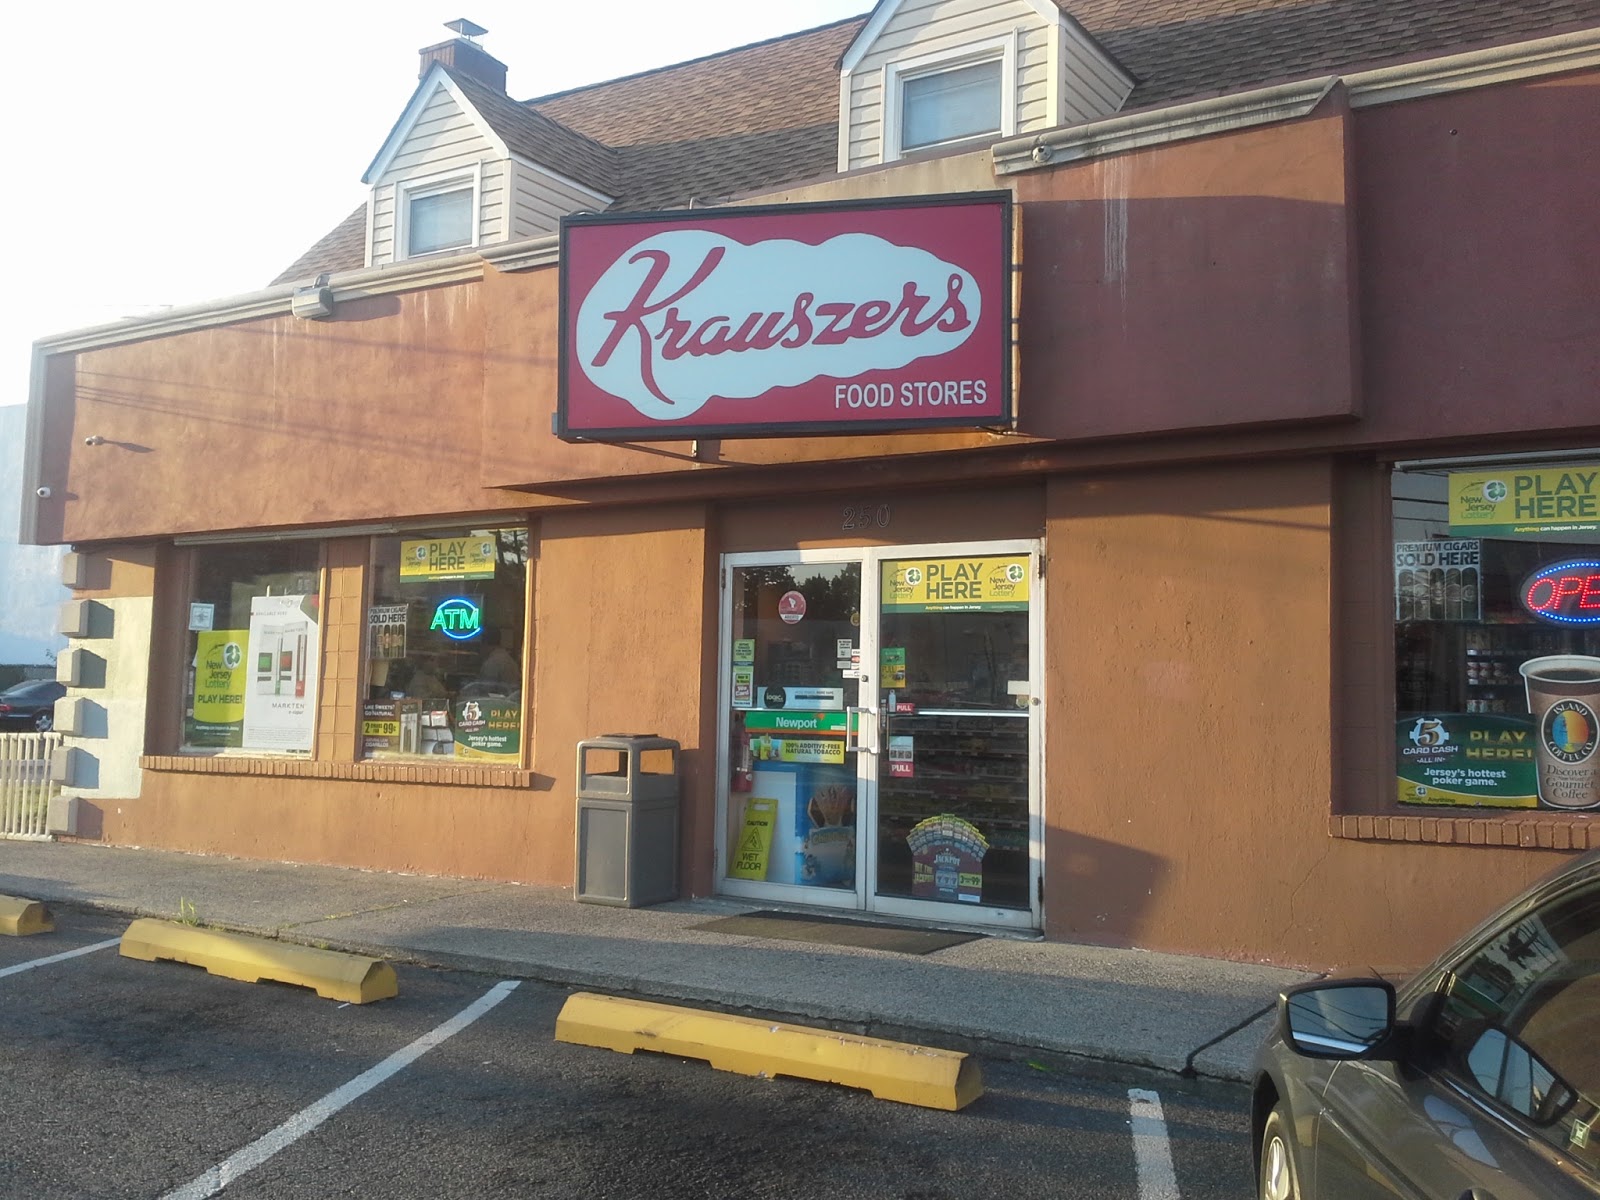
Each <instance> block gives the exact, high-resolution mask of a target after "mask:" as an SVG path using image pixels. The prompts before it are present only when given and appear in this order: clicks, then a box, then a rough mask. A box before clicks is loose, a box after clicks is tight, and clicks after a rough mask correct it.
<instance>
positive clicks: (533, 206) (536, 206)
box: [510, 162, 605, 241]
mask: <svg viewBox="0 0 1600 1200" xmlns="http://www.w3.org/2000/svg"><path fill="white" fill-rule="evenodd" d="M510 166H511V172H510V174H511V185H512V192H511V206H510V209H511V233H510V238H511V240H513V241H514V240H516V239H518V238H526V237H537V236H539V235H540V234H543V233H555V232H556V230H558V229H560V228H561V218H562V217H564V216H566V215H567V214H569V213H575V212H599V211H600V210H601V209H603V208H604V207H605V201H603V200H600V199H598V198H596V197H595V196H593V195H591V194H590V193H588V192H586V191H584V190H582V189H581V188H577V187H574V186H572V184H570V183H567V182H566V181H564V180H562V179H559V178H557V177H556V176H554V175H550V174H548V173H546V172H544V171H540V170H537V169H535V168H533V167H530V166H528V165H526V164H525V163H519V162H513V163H511V164H510Z"/></svg>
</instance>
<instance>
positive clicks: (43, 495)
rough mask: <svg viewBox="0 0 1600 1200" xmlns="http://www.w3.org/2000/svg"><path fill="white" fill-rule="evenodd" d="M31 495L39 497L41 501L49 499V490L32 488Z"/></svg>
mask: <svg viewBox="0 0 1600 1200" xmlns="http://www.w3.org/2000/svg"><path fill="white" fill-rule="evenodd" d="M33 494H34V495H35V496H37V497H39V499H41V500H48V499H50V489H49V488H47V487H41V488H34V489H33Z"/></svg>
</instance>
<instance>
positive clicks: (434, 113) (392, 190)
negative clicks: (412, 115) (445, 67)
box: [372, 87, 506, 266]
mask: <svg viewBox="0 0 1600 1200" xmlns="http://www.w3.org/2000/svg"><path fill="white" fill-rule="evenodd" d="M497 154H498V150H497V149H496V148H495V147H494V145H493V144H492V143H490V141H489V140H488V139H487V138H485V137H484V136H483V133H482V132H481V131H480V130H479V128H478V126H477V125H476V124H475V123H474V122H473V120H472V118H471V117H470V116H468V115H467V113H466V112H465V111H463V109H462V107H461V105H459V104H458V103H457V102H456V98H455V97H454V96H453V95H452V94H451V93H450V91H449V90H448V89H447V88H442V87H441V88H439V89H438V90H437V91H435V92H434V94H433V96H432V97H431V98H430V99H429V100H428V103H427V105H426V107H424V108H423V110H422V113H421V114H420V115H419V116H418V118H417V121H416V124H414V125H413V126H412V127H411V131H410V133H409V134H408V136H407V137H406V140H405V142H404V144H403V145H401V146H400V148H399V150H398V151H397V152H396V153H395V155H394V157H393V158H392V159H391V160H390V162H389V164H388V167H387V168H386V169H385V170H384V172H383V175H382V176H381V177H380V178H379V179H377V180H375V181H374V186H373V198H374V207H373V216H372V264H373V266H380V265H382V264H384V263H390V262H394V261H395V260H396V258H397V257H398V256H401V255H403V252H404V251H403V248H397V247H396V245H395V225H396V213H395V203H396V196H397V194H398V192H399V188H398V186H397V185H399V184H402V183H408V182H411V181H413V180H418V179H426V178H431V177H433V176H438V175H448V174H451V173H454V172H462V173H468V172H472V171H475V170H476V169H477V168H478V165H479V164H480V163H482V164H483V188H482V191H481V192H480V193H479V196H478V221H479V241H480V242H491V241H500V240H504V237H505V175H506V172H505V164H504V162H503V161H501V160H499V159H498V158H496V157H495V156H496V155H497Z"/></svg>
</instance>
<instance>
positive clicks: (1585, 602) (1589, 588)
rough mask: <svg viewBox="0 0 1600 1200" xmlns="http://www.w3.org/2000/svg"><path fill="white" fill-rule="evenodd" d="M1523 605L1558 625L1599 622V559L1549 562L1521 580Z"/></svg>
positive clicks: (1595, 623) (1534, 613)
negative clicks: (1595, 560)
mask: <svg viewBox="0 0 1600 1200" xmlns="http://www.w3.org/2000/svg"><path fill="white" fill-rule="evenodd" d="M1522 607H1523V608H1525V609H1527V610H1528V612H1529V613H1530V614H1531V615H1533V616H1535V617H1537V618H1538V619H1539V620H1541V621H1552V622H1555V623H1556V624H1558V625H1600V562H1594V561H1590V560H1588V559H1574V560H1573V561H1571V562H1562V563H1552V564H1551V565H1550V566H1548V567H1541V568H1540V569H1539V570H1538V571H1535V572H1534V573H1533V574H1532V575H1530V576H1528V578H1527V579H1526V580H1524V581H1523V584H1522Z"/></svg>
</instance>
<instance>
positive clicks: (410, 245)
mask: <svg viewBox="0 0 1600 1200" xmlns="http://www.w3.org/2000/svg"><path fill="white" fill-rule="evenodd" d="M398 190H399V201H400V203H399V205H398V208H399V211H400V220H401V222H402V224H403V227H404V233H403V237H402V239H401V245H403V246H404V247H405V252H404V255H403V257H405V258H418V257H420V256H422V255H424V254H438V253H440V252H441V251H444V250H460V249H464V248H466V247H468V246H475V245H477V243H478V219H477V216H478V178H477V172H476V171H474V172H471V173H468V174H463V175H451V176H448V177H442V178H441V177H434V178H430V179H417V180H412V181H410V182H408V183H402V184H400V185H399V189H398Z"/></svg>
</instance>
